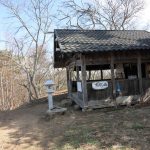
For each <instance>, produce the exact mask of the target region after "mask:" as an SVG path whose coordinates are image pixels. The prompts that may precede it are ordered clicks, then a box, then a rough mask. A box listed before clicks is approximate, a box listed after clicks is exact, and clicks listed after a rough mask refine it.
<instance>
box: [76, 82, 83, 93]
mask: <svg viewBox="0 0 150 150" xmlns="http://www.w3.org/2000/svg"><path fill="white" fill-rule="evenodd" d="M77 90H78V92H82V84H81V82H77Z"/></svg>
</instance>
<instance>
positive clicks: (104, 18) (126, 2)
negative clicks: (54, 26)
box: [58, 0, 144, 30]
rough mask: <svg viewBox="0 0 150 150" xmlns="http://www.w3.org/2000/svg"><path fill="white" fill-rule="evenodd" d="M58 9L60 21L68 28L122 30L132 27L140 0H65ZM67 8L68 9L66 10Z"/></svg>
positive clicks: (139, 6)
mask: <svg viewBox="0 0 150 150" xmlns="http://www.w3.org/2000/svg"><path fill="white" fill-rule="evenodd" d="M63 5H64V6H65V10H64V9H63V8H62V9H59V10H58V11H59V14H60V15H61V18H60V19H59V20H60V21H62V20H63V21H65V22H66V26H67V27H68V28H70V27H71V28H79V29H110V30H124V29H129V28H131V26H132V27H133V21H135V19H136V17H137V15H138V14H139V13H140V12H141V11H142V9H143V7H144V2H143V1H142V0H104V1H100V0H92V1H86V0H81V1H80V2H79V1H76V0H65V2H64V3H63ZM66 10H68V11H66Z"/></svg>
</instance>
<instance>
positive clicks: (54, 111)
mask: <svg viewBox="0 0 150 150" xmlns="http://www.w3.org/2000/svg"><path fill="white" fill-rule="evenodd" d="M66 111H67V108H62V107H54V108H53V109H49V110H47V112H46V113H47V114H50V115H51V114H52V115H55V114H63V113H65V112H66Z"/></svg>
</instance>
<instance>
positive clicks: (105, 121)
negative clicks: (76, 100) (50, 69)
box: [0, 103, 150, 150]
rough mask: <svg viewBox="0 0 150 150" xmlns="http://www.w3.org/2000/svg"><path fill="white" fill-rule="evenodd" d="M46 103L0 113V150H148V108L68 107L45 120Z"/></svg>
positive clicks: (149, 120)
mask: <svg viewBox="0 0 150 150" xmlns="http://www.w3.org/2000/svg"><path fill="white" fill-rule="evenodd" d="M46 110H47V103H40V104H36V105H35V104H34V105H30V106H26V107H23V108H19V109H16V110H13V111H9V112H0V150H25V149H28V150H73V149H78V150H99V149H106V150H109V149H110V150H128V149H129V150H130V149H133V150H134V149H136V150H149V149H150V106H148V107H142V108H136V107H132V108H128V107H123V108H118V109H115V108H107V109H99V110H94V111H90V112H82V111H80V110H78V111H77V110H73V107H72V106H70V107H68V111H67V113H66V114H64V115H61V116H56V117H55V118H53V119H51V120H49V119H45V117H43V116H45V111H46Z"/></svg>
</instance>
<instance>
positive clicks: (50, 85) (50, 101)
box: [45, 80, 55, 111]
mask: <svg viewBox="0 0 150 150" xmlns="http://www.w3.org/2000/svg"><path fill="white" fill-rule="evenodd" d="M54 85H55V84H54V82H53V81H52V80H47V81H46V82H45V86H46V88H47V93H48V108H49V111H50V110H52V109H53V108H54V106H53V97H52V94H53V93H54Z"/></svg>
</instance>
